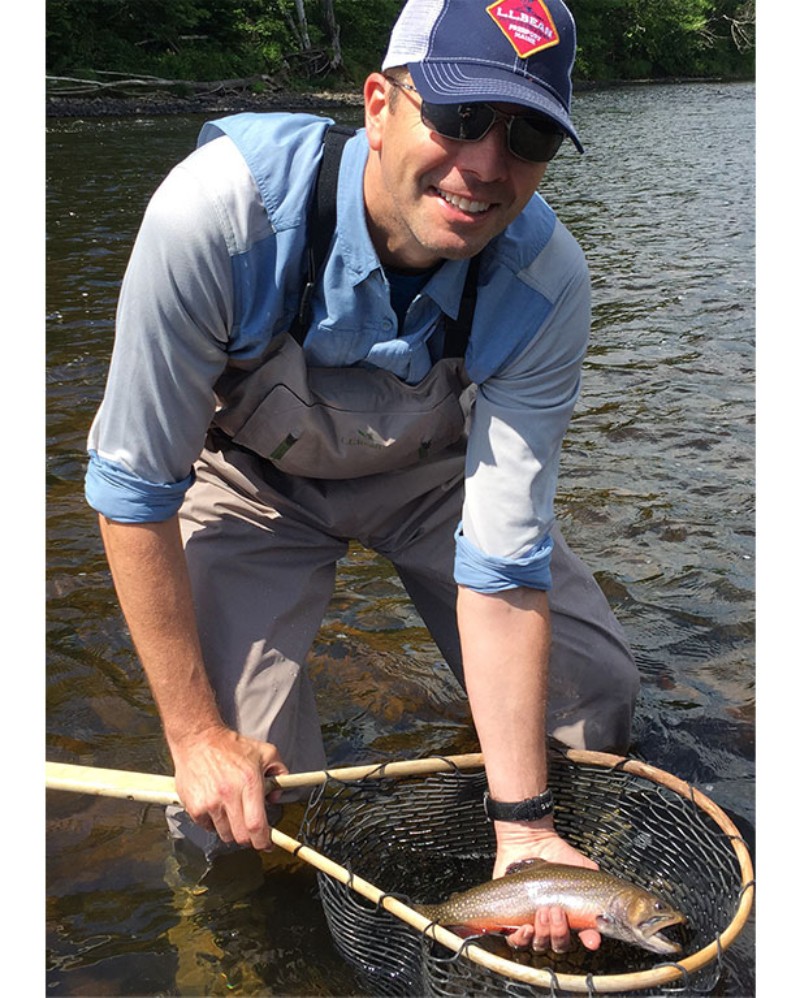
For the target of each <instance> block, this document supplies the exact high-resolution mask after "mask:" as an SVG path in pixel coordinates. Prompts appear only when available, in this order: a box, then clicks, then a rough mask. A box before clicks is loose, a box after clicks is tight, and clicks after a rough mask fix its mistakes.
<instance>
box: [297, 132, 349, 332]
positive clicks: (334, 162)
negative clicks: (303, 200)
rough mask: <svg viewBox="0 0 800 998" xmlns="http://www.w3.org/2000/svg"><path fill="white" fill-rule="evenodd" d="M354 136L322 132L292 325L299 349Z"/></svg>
mask: <svg viewBox="0 0 800 998" xmlns="http://www.w3.org/2000/svg"><path fill="white" fill-rule="evenodd" d="M352 135H355V129H354V128H348V127H347V126H346V125H335V124H334V125H331V126H330V128H329V129H328V130H327V132H325V141H324V144H323V147H322V162H321V164H320V167H319V171H318V172H317V182H316V186H315V188H314V195H313V197H312V199H311V210H310V212H309V216H308V229H307V231H308V236H309V239H308V248H307V250H306V258H307V264H306V281H305V287H304V288H303V294H302V297H301V298H300V308H299V310H298V312H297V316H296V317H295V320H294V323H293V324H292V336H294V338H295V339H296V340H297V342H298V343H299V344H300V345H301V346H302V345H303V342H304V340H305V338H306V334H307V333H308V327H309V323H310V310H311V296H312V294H313V293H314V285H315V284H316V281H317V274H319V273H321V272H322V265H323V263H324V262H325V257H326V256H327V254H328V250H329V249H330V244H331V239H332V238H333V230H334V228H335V227H336V185H337V182H338V179H339V164H340V162H341V159H342V150H343V149H344V145H345V142H347V140H348V139H349V138H350V137H351V136H352Z"/></svg>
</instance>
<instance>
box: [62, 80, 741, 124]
mask: <svg viewBox="0 0 800 998" xmlns="http://www.w3.org/2000/svg"><path fill="white" fill-rule="evenodd" d="M747 82H751V81H748V80H745V79H742V80H736V79H723V78H719V77H704V78H693V77H675V78H673V79H668V80H666V79H665V80H603V81H602V82H592V81H586V80H580V81H576V82H575V83H574V84H573V92H574V93H581V92H586V91H589V90H603V89H614V88H618V87H641V86H674V85H676V84H691V83H747ZM363 106H364V100H363V96H362V93H361V91H360V90H359V91H331V90H321V91H306V92H294V91H291V90H280V91H272V92H271V93H264V94H254V93H249V92H242V91H236V90H228V91H225V92H221V93H216V94H208V93H205V94H194V95H192V96H190V97H178V96H176V95H173V94H169V93H166V92H164V91H161V92H158V93H150V94H141V95H139V96H126V97H112V96H106V95H95V96H92V95H88V94H87V95H86V96H85V97H78V96H69V97H67V96H64V97H61V96H58V95H57V94H49V95H47V97H46V98H45V117H46V118H122V117H133V116H135V115H148V116H149V115H164V114H200V115H202V114H209V115H212V116H218V115H220V114H237V113H239V112H241V111H306V112H319V111H326V110H331V111H334V110H336V109H341V108H363Z"/></svg>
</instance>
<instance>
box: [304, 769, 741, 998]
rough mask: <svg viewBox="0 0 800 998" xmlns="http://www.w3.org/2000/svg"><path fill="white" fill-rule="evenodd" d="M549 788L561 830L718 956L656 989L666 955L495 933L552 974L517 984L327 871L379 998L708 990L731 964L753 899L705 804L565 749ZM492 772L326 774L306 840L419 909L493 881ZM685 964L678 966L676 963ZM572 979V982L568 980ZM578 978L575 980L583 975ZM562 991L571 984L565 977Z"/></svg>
mask: <svg viewBox="0 0 800 998" xmlns="http://www.w3.org/2000/svg"><path fill="white" fill-rule="evenodd" d="M550 785H551V787H552V789H553V792H554V795H555V798H556V802H557V803H556V810H555V822H556V827H557V829H558V830H559V832H560V834H561V835H562V836H563V837H564V838H566V839H567V840H568V841H569V842H571V843H572V844H573V845H574V846H576V847H577V848H578V849H580V850H581V851H583V852H584V853H586V854H587V855H589V856H591V857H592V858H593V859H594V860H595V861H596V862H597V863H598V864H599V866H600V868H601V869H603V870H605V871H607V872H609V873H612V874H615V875H617V876H620V877H623V878H625V879H627V880H631V881H633V882H634V883H637V884H639V885H640V886H642V887H644V888H647V889H650V890H653V891H655V892H656V893H658V894H659V895H661V896H662V897H663V898H664V900H665V901H667V902H668V903H670V904H671V905H673V906H674V907H675V908H677V909H678V910H680V911H682V912H683V913H684V914H685V915H686V918H687V924H686V926H682V927H680V928H677V929H672V930H670V933H671V934H672V935H673V938H675V937H676V934H677V937H678V938H679V940H680V942H681V944H682V946H683V954H682V955H683V957H686V956H688V955H691V954H696V953H698V951H700V950H702V949H703V948H705V947H708V946H709V945H712V946H713V945H714V944H716V946H715V949H714V957H713V959H709V960H708V961H706V962H704V963H702V964H701V965H700V966H699V967H698V968H697V969H695V970H694V971H693V972H692V973H691V974H689V973H687V972H686V970H685V969H684V968H683V967H682V968H681V969H680V972H679V973H678V974H676V978H677V979H676V980H675V981H673V982H672V983H670V984H669V985H667V986H665V985H663V984H661V985H660V986H659V987H657V988H649V987H648V986H647V977H648V973H647V972H648V971H650V970H652V969H653V968H654V967H656V966H663V963H664V959H665V958H664V957H663V956H659V955H657V954H654V953H650V952H648V951H645V950H642V949H640V948H637V947H633V946H631V945H628V944H625V943H621V942H617V941H615V940H610V939H604V940H603V944H602V946H601V947H600V949H599V950H597V951H595V952H590V951H588V950H585V949H584V948H583V947H582V946H580V945H577V944H576V946H575V947H573V949H572V951H571V952H570V953H568V954H565V955H562V956H558V957H556V956H555V954H553V953H548V954H533V953H532V952H530V951H526V952H524V953H517V952H515V951H512V950H511V949H510V948H509V947H508V946H507V945H506V944H505V942H504V941H503V940H502V939H501V938H499V937H496V936H483V937H480V938H478V937H473V939H472V940H470V941H469V942H468V943H466V944H465V946H481V947H483V948H485V949H488V950H490V951H491V952H493V953H496V954H497V955H499V956H501V957H503V958H504V959H506V960H511V961H513V963H515V964H522V965H523V966H529V967H535V968H538V969H540V970H541V971H543V972H544V974H547V975H549V979H550V981H551V983H550V984H549V986H547V985H545V986H539V985H538V984H531V983H528V982H527V981H519V980H515V979H513V978H512V977H509V976H507V975H506V974H504V973H499V972H497V971H496V970H494V969H487V968H486V967H483V966H479V965H478V964H476V963H475V962H474V961H473V960H471V959H469V958H468V956H467V955H466V953H465V952H464V949H463V948H462V950H461V951H460V952H458V953H454V952H453V951H451V950H450V949H448V948H447V947H444V946H442V945H440V944H438V943H437V942H435V941H434V940H432V939H430V938H429V937H427V936H425V935H423V934H422V933H421V932H419V931H418V930H417V929H415V928H413V927H412V926H410V925H408V924H406V923H405V922H403V921H402V920H400V919H398V918H397V917H396V916H395V915H393V914H391V913H389V912H387V911H386V910H384V908H383V907H382V906H381V904H380V903H378V904H375V903H373V902H371V901H369V900H366V899H365V898H364V897H362V896H361V895H359V894H358V893H356V892H355V891H354V890H352V889H351V888H350V887H349V886H348V885H347V884H343V883H340V882H339V881H337V880H335V879H332V878H331V877H329V876H327V875H326V874H322V873H321V874H319V887H320V894H321V899H322V904H323V908H324V911H325V915H326V919H327V922H328V926H329V928H330V931H331V934H332V937H333V940H334V942H335V944H336V946H337V948H338V949H339V951H340V952H341V953H342V955H343V956H344V958H345V959H346V960H347V961H348V962H349V963H350V964H351V965H353V966H354V967H355V968H357V970H358V971H359V972H360V974H361V976H363V978H364V980H365V986H366V987H367V988H368V990H369V993H370V994H375V995H446V996H449V995H470V996H479V995H505V994H508V995H519V996H528V995H542V994H544V995H547V994H562V993H564V992H563V991H561V990H558V989H557V987H556V981H558V979H557V978H553V976H552V975H553V973H554V974H557V975H579V976H580V980H581V987H580V988H578V987H573V988H570V989H569V992H574V991H576V990H580V991H583V992H584V993H587V992H588V993H590V994H591V993H593V992H595V991H596V989H599V990H600V991H604V993H609V989H608V988H607V987H606V988H602V987H601V985H602V983H603V980H602V979H603V977H604V976H605V975H617V974H625V975H632V976H633V978H634V979H636V980H637V985H638V986H637V987H635V988H633V987H630V986H628V985H627V984H626V985H625V987H624V988H623V989H622V990H623V991H624V992H625V993H626V994H631V993H635V994H642V995H644V994H671V993H681V994H708V993H710V992H711V991H712V990H714V988H715V985H716V983H717V981H718V979H719V976H720V973H721V970H722V964H723V960H724V951H723V948H722V947H721V946H720V945H719V935H720V933H722V932H723V930H724V929H725V928H726V927H727V926H728V925H729V924H730V923H731V921H732V919H733V918H734V915H735V913H736V912H737V909H738V908H739V905H740V901H741V898H742V892H743V889H744V890H746V889H747V886H748V885H743V883H742V868H741V864H740V863H739V860H738V857H737V854H736V852H735V850H734V848H733V845H732V838H731V836H730V835H729V834H727V833H726V832H725V831H724V830H723V829H722V828H721V827H720V825H719V824H718V823H717V821H716V820H715V819H714V818H713V817H712V816H710V815H709V814H708V813H706V811H705V810H703V809H701V808H699V807H698V806H697V803H696V801H694V800H691V799H687V798H685V797H684V796H682V795H681V794H679V793H677V792H675V791H674V790H671V789H669V788H668V787H666V786H664V785H661V784H659V783H656V782H653V781H652V780H650V779H647V778H643V777H642V776H640V775H635V774H631V773H630V772H627V771H625V770H623V769H621V768H616V767H612V768H609V767H608V766H600V767H598V766H595V765H586V764H582V763H578V762H575V761H573V760H571V759H569V758H567V757H566V756H564V755H562V754H559V753H554V754H553V756H552V759H551V763H550ZM485 789H486V777H485V774H484V772H483V771H482V770H480V771H471V772H470V771H459V770H458V769H457V768H455V767H453V768H452V769H451V770H450V771H448V772H444V773H440V774H435V775H427V776H422V777H407V778H402V779H387V778H380V779H369V780H362V781H358V782H354V783H353V782H348V783H342V782H338V781H335V780H328V781H327V782H326V783H325V784H324V785H323V786H322V787H320V788H318V790H317V791H315V792H314V794H313V795H312V798H311V800H310V801H309V804H308V808H307V810H306V814H305V818H304V822H303V828H302V830H301V838H302V840H303V841H304V842H305V843H307V844H308V845H310V846H312V847H313V848H314V849H316V850H317V851H318V852H320V853H322V854H324V855H325V856H327V857H328V858H329V859H331V860H333V861H334V862H336V863H338V864H340V865H341V866H342V867H344V868H345V869H346V870H348V871H350V872H351V873H352V874H356V875H358V876H360V877H363V878H364V879H366V880H369V881H370V882H371V883H372V884H374V885H376V886H377V887H379V888H380V890H381V891H382V892H383V894H384V895H387V896H392V897H395V898H397V899H399V900H400V901H402V902H404V903H405V904H408V905H410V906H412V907H413V906H414V905H415V904H427V903H435V902H438V901H441V900H442V899H443V898H445V897H447V896H449V894H451V893H452V892H454V891H459V890H464V889H466V888H467V887H470V886H473V885H475V884H477V883H481V882H483V881H486V880H489V879H490V878H491V875H492V864H493V859H494V835H493V831H492V826H491V824H490V823H489V822H488V821H487V820H486V818H485V816H484V813H483V794H484V791H485ZM676 959H677V958H676ZM562 980H563V978H562ZM573 980H577V978H573ZM559 985H560V981H559Z"/></svg>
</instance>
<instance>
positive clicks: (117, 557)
mask: <svg viewBox="0 0 800 998" xmlns="http://www.w3.org/2000/svg"><path fill="white" fill-rule="evenodd" d="M574 54H575V33H574V25H573V22H572V17H571V15H570V13H569V11H568V10H567V9H566V7H565V6H564V5H563V4H562V3H561V2H560V0H547V2H546V3H545V2H521V0H517V2H515V0H510V2H503V3H495V4H490V5H489V6H488V7H487V6H486V5H485V4H484V3H476V2H473V0H410V2H409V3H407V4H406V6H405V8H404V9H403V12H402V13H401V15H400V18H399V20H398V22H397V24H396V26H395V29H394V31H393V34H392V38H391V41H390V44H389V50H388V52H387V54H386V57H385V60H384V63H383V71H382V72H380V73H372V74H370V76H369V77H368V78H367V80H366V82H365V86H364V103H365V127H364V129H362V130H360V131H359V132H358V133H357V134H356V135H355V136H354V137H353V138H351V139H350V141H348V142H347V143H346V145H345V147H344V150H343V152H342V157H341V169H340V173H339V180H338V184H337V185H336V188H335V189H336V196H337V207H336V216H335V219H336V227H335V232H334V233H333V235H332V236H331V239H330V248H329V252H328V255H327V259H326V261H325V263H324V266H323V267H321V268H320V272H319V273H316V274H315V275H311V276H312V277H314V278H315V279H314V280H313V281H312V282H311V284H312V295H311V298H310V307H309V314H308V321H307V322H303V323H300V324H298V322H297V319H298V314H299V313H300V312H301V297H302V292H303V288H304V284H305V282H306V278H307V277H308V276H309V274H308V264H307V255H306V250H307V247H308V244H309V240H311V239H313V237H314V236H315V235H316V234H317V233H318V223H316V222H315V223H313V224H309V221H308V219H309V212H310V211H311V206H312V204H313V197H312V196H311V191H312V190H313V187H314V182H315V179H316V177H317V174H318V169H319V163H320V159H321V154H322V145H323V137H324V134H325V132H326V130H327V127H328V125H329V124H330V123H329V122H328V121H326V120H325V119H321V118H316V117H310V116H306V115H282V114H275V115H236V116H233V117H231V118H227V119H224V120H222V121H219V122H216V123H214V124H211V125H208V126H206V127H205V128H204V129H203V131H202V133H201V136H200V142H199V148H198V150H197V151H195V153H193V154H192V155H191V156H190V157H189V158H188V159H187V160H186V161H184V163H182V164H180V165H179V166H178V167H176V169H175V170H173V172H172V173H171V174H170V175H169V177H168V178H167V179H166V180H165V182H164V183H163V185H162V186H161V188H160V189H159V191H158V192H157V193H156V194H155V196H154V198H153V200H152V202H151V204H150V206H149V208H148V211H147V213H146V215H145V219H144V221H143V225H142V229H141V232H140V234H139V237H138V239H137V243H136V246H135V247H134V250H133V253H132V256H131V261H130V264H129V267H128V271H127V273H126V276H125V280H124V282H123V287H122V292H121V296H120V303H119V311H118V322H117V339H116V343H115V349H114V355H113V358H112V364H111V371H110V375H109V383H108V388H107V392H106V397H105V399H104V401H103V404H102V406H101V408H100V411H99V412H98V414H97V417H96V419H95V422H94V425H93V427H92V430H91V433H90V439H89V452H90V465H89V470H88V474H87V496H88V499H89V502H90V503H91V504H92V505H93V506H94V508H95V509H97V510H98V512H99V513H100V522H101V530H102V534H103V538H104V542H105V545H106V550H107V552H108V558H109V563H110V566H111V569H112V574H113V576H114V581H115V584H116V587H117V591H118V594H119V598H120V602H121V606H122V608H123V611H124V613H125V615H126V618H127V621H128V624H129V627H130V631H131V634H132V637H133V640H134V642H135V644H136V648H137V651H138V654H139V656H140V658H141V660H142V662H143V665H144V668H145V671H146V673H147V676H148V680H149V682H150V685H151V687H152V690H153V693H154V697H155V700H156V703H157V705H158V707H159V710H160V714H161V717H162V721H163V724H164V731H165V736H166V739H167V742H168V745H169V748H170V751H171V753H172V757H173V761H174V764H175V774H176V783H177V788H178V792H179V794H180V798H181V801H182V802H183V804H184V805H185V809H186V814H184V815H182V816H177V817H176V818H175V827H176V829H178V830H179V833H180V834H186V835H189V836H190V837H194V838H197V833H198V832H199V831H201V830H205V832H207V833H214V834H213V836H208V838H209V840H211V839H212V838H213V839H214V840H216V836H219V839H221V840H222V841H223V842H225V843H231V842H236V843H239V844H240V845H250V846H253V847H254V848H256V849H265V848H268V847H269V844H270V842H269V824H268V817H267V812H266V809H265V802H264V785H263V776H264V774H280V773H285V772H287V771H304V770H308V769H316V768H320V767H321V766H323V765H324V752H323V747H322V744H321V737H320V732H319V722H318V719H317V715H316V709H315V705H314V698H313V692H312V691H311V688H310V684H309V681H308V678H307V676H306V674H305V672H304V668H303V663H304V659H305V656H306V653H307V651H308V649H309V647H310V645H311V642H312V641H313V639H314V636H315V634H316V631H317V628H318V626H319V623H320V620H321V618H322V615H323V613H324V611H325V609H326V606H327V603H328V600H329V598H330V595H331V592H332V587H333V582H334V573H335V565H336V561H337V559H338V558H340V557H342V556H343V555H344V554H345V553H346V551H347V544H348V541H349V540H350V539H352V538H355V539H357V540H359V541H360V542H361V543H362V544H365V545H367V546H369V547H372V548H374V549H375V550H376V551H379V552H381V553H382V554H384V555H385V556H386V557H388V558H390V559H391V561H392V562H393V563H394V565H395V566H396V568H397V571H398V574H399V575H400V578H401V579H402V581H403V582H404V584H405V586H406V588H407V590H408V592H409V594H410V596H411V598H412V599H413V600H414V603H415V604H416V606H417V608H418V609H419V612H420V614H421V615H422V617H423V619H424V620H425V623H426V624H427V626H428V627H429V629H430V631H431V633H432V635H433V637H434V638H435V639H436V641H437V644H438V645H439V647H440V649H441V651H442V653H443V654H444V656H445V658H446V659H447V661H448V664H449V665H450V666H451V668H452V669H453V670H454V672H455V674H456V675H457V676H458V677H459V679H460V680H461V681H462V682H463V684H464V685H465V688H466V691H467V694H468V697H469V701H470V705H471V710H472V715H473V718H474V722H475V725H476V730H477V732H478V736H479V738H480V743H481V747H482V751H483V753H484V756H485V762H486V772H487V777H488V782H489V791H490V798H489V800H488V802H487V813H488V814H489V816H490V817H491V818H492V819H493V820H494V822H495V831H496V837H497V859H496V865H495V873H496V874H497V875H499V874H501V873H502V872H504V871H505V869H506V868H507V866H508V865H509V863H511V862H513V861H514V860H516V859H520V858H525V857H530V856H543V857H544V858H547V859H552V860H557V859H560V860H563V861H567V862H573V863H579V864H589V863H590V861H589V860H588V859H587V858H585V857H583V856H582V855H581V854H579V853H578V852H576V851H575V850H574V849H572V847H571V846H569V845H568V844H567V843H566V842H565V841H564V840H562V839H561V838H560V837H559V836H558V835H557V834H556V832H555V831H554V829H553V824H552V815H551V812H552V800H551V797H550V794H549V792H548V790H547V764H546V754H545V737H546V730H547V729H549V730H550V732H551V733H553V734H554V735H555V736H556V737H558V738H560V739H561V740H562V741H563V742H565V743H567V744H571V745H574V746H578V747H588V748H597V749H600V748H622V747H624V746H625V745H626V743H627V741H628V738H629V735H630V721H631V713H632V709H633V702H634V699H635V696H636V692H637V688H638V677H637V674H636V670H635V668H634V666H633V663H632V660H631V656H630V653H629V651H628V649H627V646H626V645H625V642H624V639H623V638H622V636H621V633H620V630H619V627H618V625H617V623H616V621H615V620H614V619H613V616H612V614H611V612H610V610H609V608H608V605H607V604H606V602H605V600H604V599H603V597H602V594H601V593H600V591H599V589H598V587H597V586H596V585H595V583H594V581H593V579H592V578H591V575H590V574H589V573H588V571H587V570H586V569H585V568H584V567H583V566H582V565H581V563H580V562H579V561H578V559H577V558H576V557H575V556H574V555H573V554H572V553H571V552H570V551H569V550H568V548H567V547H566V545H565V544H564V541H563V539H562V538H561V536H560V534H559V532H558V530H557V528H556V527H555V525H554V522H553V498H554V492H555V484H556V476H557V466H558V459H559V452H560V446H561V441H562V438H563V435H564V432H565V430H566V427H567V424H568V421H569V418H570V415H571V413H572V409H573V407H574V404H575V401H576V398H577V394H578V387H579V378H580V366H581V362H582V358H583V355H584V353H585V349H586V344H587V338H588V328H589V282H588V276H587V270H586V265H585V262H584V259H583V256H582V254H581V252H580V250H579V249H578V247H577V245H576V244H575V242H574V241H573V240H572V238H571V237H570V236H569V235H568V233H567V232H566V230H565V229H564V228H563V226H562V225H561V224H560V223H559V222H558V220H557V219H556V218H555V216H554V214H553V212H552V211H551V209H550V208H549V207H548V206H547V205H546V204H545V202H544V201H543V200H542V199H541V198H540V197H539V196H538V195H536V190H537V187H538V186H539V184H540V182H541V180H542V178H543V176H544V173H545V170H546V168H547V163H548V161H549V160H550V159H552V157H553V156H554V155H555V153H556V151H557V149H558V147H559V145H560V143H561V141H562V139H563V138H564V137H569V139H570V140H571V141H572V142H573V143H574V145H575V146H576V147H577V148H578V150H581V146H580V141H579V139H578V136H577V133H576V131H575V128H574V126H573V124H572V121H571V120H570V117H569V108H570V97H571V84H570V72H571V68H572V63H573V60H574ZM324 248H325V250H326V251H328V246H327V244H326V245H325V247H324ZM473 260H475V261H476V263H475V264H474V265H472V264H471V261H473ZM465 302H466V306H465V304H464V303H465ZM470 302H472V306H471V308H470ZM465 314H466V316H467V318H466V320H464V315H465ZM459 316H461V323H460V326H461V328H460V332H459ZM465 322H466V327H467V332H468V334H469V340H468V346H466V352H465V356H464V347H463V344H462V346H461V348H458V338H459V336H462V337H463V336H464V328H463V327H464V324H465ZM453 330H455V333H454V334H453V338H452V339H451V338H450V334H451V331H453ZM453 343H455V344H456V349H455V350H453V349H451V346H452V344H453ZM548 592H549V598H548ZM551 631H552V638H551ZM548 668H549V675H548ZM548 683H549V702H548ZM275 796H276V795H273V797H275ZM272 803H274V801H272ZM187 815H188V818H187ZM582 938H583V941H584V943H585V944H586V945H589V946H596V945H598V944H599V936H597V934H596V933H593V932H587V933H584V934H583V935H582ZM511 941H512V942H513V943H514V944H517V945H528V944H530V943H533V945H535V946H536V947H537V948H541V947H543V946H546V945H548V944H549V945H552V946H553V947H554V948H556V949H559V948H564V947H565V946H566V945H567V944H568V941H569V930H568V927H567V926H566V922H565V919H564V915H563V912H562V911H561V910H560V909H553V910H552V911H549V912H547V911H545V912H542V913H540V914H539V915H537V920H536V925H535V926H526V927H524V928H523V929H520V930H519V931H518V932H517V933H515V934H514V936H513V937H511Z"/></svg>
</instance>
